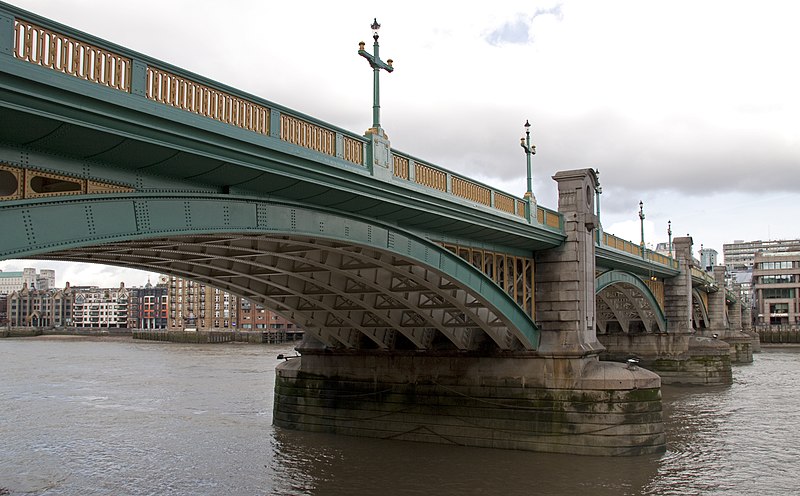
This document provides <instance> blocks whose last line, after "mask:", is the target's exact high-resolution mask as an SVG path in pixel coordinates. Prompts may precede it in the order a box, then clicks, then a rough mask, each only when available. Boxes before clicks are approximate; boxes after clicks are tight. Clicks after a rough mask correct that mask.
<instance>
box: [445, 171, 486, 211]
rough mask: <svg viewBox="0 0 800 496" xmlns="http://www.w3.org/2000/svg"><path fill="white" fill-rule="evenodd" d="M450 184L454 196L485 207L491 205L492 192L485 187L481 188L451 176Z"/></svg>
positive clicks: (478, 185)
mask: <svg viewBox="0 0 800 496" xmlns="http://www.w3.org/2000/svg"><path fill="white" fill-rule="evenodd" d="M452 182H453V194H454V195H455V196H459V197H461V198H465V199H467V200H472V201H474V202H478V203H481V204H483V205H486V206H487V207H488V206H491V205H492V190H490V189H489V188H487V187H486V186H481V185H480V184H476V183H473V182H471V181H467V180H465V179H462V178H460V177H458V176H453V179H452Z"/></svg>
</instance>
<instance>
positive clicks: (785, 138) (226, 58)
mask: <svg viewBox="0 0 800 496" xmlns="http://www.w3.org/2000/svg"><path fill="white" fill-rule="evenodd" d="M11 3H12V4H13V5H16V6H18V7H21V8H24V9H27V10H30V11H32V12H35V13H37V14H39V15H43V16H45V17H48V18H50V19H53V20H56V21H58V22H61V23H62V24H66V25H68V26H71V27H73V28H77V29H80V30H83V31H86V32H88V33H90V34H92V35H95V36H98V37H100V38H103V39H106V40H109V41H112V42H114V43H116V44H119V45H122V46H125V47H127V48H130V49H133V50H136V51H139V52H141V53H145V54H147V55H149V56H152V57H155V58H157V59H160V60H162V61H165V62H168V63H171V64H173V65H176V66H178V67H181V68H183V69H186V70H190V71H192V72H195V73H198V74H201V75H203V76H206V77H209V78H211V79H213V80H216V81H219V82H222V83H224V84H227V85H230V86H233V87H236V88H238V89H241V90H244V91H247V92H249V93H252V94H254V95H256V96H258V97H261V98H265V99H267V100H270V101H273V102H276V103H279V104H281V105H284V106H286V107H289V108H292V109H294V110H297V111H300V112H303V113H305V114H308V115H312V116H314V117H316V118H319V119H322V120H323V121H326V122H329V123H331V124H334V125H336V126H338V127H341V128H344V129H348V130H351V131H354V132H359V133H361V132H363V131H364V130H366V129H367V128H369V127H370V126H371V123H372V70H371V69H370V67H369V65H368V64H367V62H366V61H365V60H364V59H363V58H362V57H359V56H358V54H357V50H358V42H359V41H365V42H367V47H368V50H370V51H371V49H370V47H371V45H372V40H371V36H372V30H371V29H370V24H372V20H373V18H377V19H378V22H379V23H380V24H381V29H380V32H379V34H380V39H379V41H380V50H381V51H380V54H381V58H383V59H384V60H386V59H388V58H391V59H393V61H394V68H395V70H394V72H392V73H391V74H387V73H382V74H381V81H380V84H381V90H380V91H381V124H382V127H383V128H384V129H385V130H386V132H387V134H388V135H389V138H390V140H391V144H392V147H393V148H396V149H398V150H400V151H402V152H405V153H408V154H411V155H413V156H416V157H419V158H421V159H424V160H427V161H430V162H432V163H434V164H437V165H439V166H441V167H445V168H447V169H450V170H452V171H454V172H458V173H460V174H464V175H466V176H468V177H471V178H474V179H478V180H480V181H482V182H484V183H486V184H488V185H490V186H493V187H495V188H499V189H501V190H504V191H507V192H509V193H512V194H515V195H517V196H520V197H521V196H522V195H523V194H524V193H525V189H526V186H525V183H526V162H525V153H524V151H523V150H522V148H521V147H520V146H519V139H520V137H522V136H523V135H524V131H525V129H524V127H523V125H524V123H525V121H526V120H529V121H530V123H531V138H532V139H531V140H532V142H533V143H534V144H535V145H536V147H537V153H536V155H535V156H534V157H533V166H532V169H533V190H534V191H533V192H534V195H535V196H536V198H537V200H538V202H539V203H540V204H541V205H544V206H546V207H548V208H553V209H556V208H557V186H556V183H555V182H554V181H553V180H552V176H553V175H554V174H555V173H556V172H557V171H560V170H569V169H582V168H593V169H596V170H598V171H599V178H600V182H601V185H602V188H603V193H602V196H601V200H600V203H601V215H600V217H601V222H602V224H603V229H604V230H605V231H606V232H610V233H613V234H616V235H617V236H620V237H623V238H626V239H629V240H632V241H635V242H637V243H638V242H639V241H640V237H641V234H640V228H641V225H640V219H639V202H640V201H641V202H643V205H644V207H643V208H644V214H645V220H644V236H645V243H646V244H648V245H655V243H658V242H666V241H667V222H668V221H671V222H672V233H673V237H677V236H685V235H687V234H688V235H690V236H692V238H693V240H694V249H695V254H696V255H697V252H698V251H699V249H700V247H701V245H702V246H703V247H705V248H713V249H715V250H717V251H718V252H719V256H720V262H721V260H722V245H723V243H731V242H733V241H735V240H746V241H750V240H757V239H762V240H766V239H797V238H800V222H798V220H797V219H800V90H798V88H800V64H798V62H797V60H798V52H797V50H798V47H800V29H797V26H796V20H797V19H798V18H800V2H793V1H789V0H786V1H772V0H766V1H759V2H754V1H753V2H744V1H737V0H729V1H697V0H694V1H683V0H671V1H668V2H667V1H643V0H639V1H613V0H611V1H603V2H596V1H588V0H587V1H571V0H565V1H561V2H551V1H537V0H528V1H502V2H463V1H460V2H455V1H453V2H450V1H440V2H432V1H426V2H421V1H417V0H405V1H403V2H387V1H384V2H377V1H376V2H363V1H350V0H336V1H333V2H331V1H318V0H306V1H303V2H265V1H255V0H228V1H226V2H219V1H213V0H190V1H183V0H170V1H158V2H156V1H151V0H139V1H137V2H108V1H106V0H71V1H69V2H65V1H61V0H13V1H12V2H11ZM22 267H39V268H55V269H56V271H57V274H56V277H57V284H58V285H61V286H63V284H64V282H66V281H70V282H71V283H72V284H97V285H101V286H118V285H119V282H121V281H124V282H125V283H126V285H128V286H130V285H142V284H144V283H145V282H147V277H148V276H147V273H142V272H138V271H132V270H127V269H118V268H111V267H102V266H95V265H89V264H64V263H55V262H45V261H16V260H10V261H5V262H0V269H2V270H21V268H22ZM151 277H152V278H153V280H155V276H151Z"/></svg>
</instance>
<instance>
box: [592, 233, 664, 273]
mask: <svg viewBox="0 0 800 496" xmlns="http://www.w3.org/2000/svg"><path fill="white" fill-rule="evenodd" d="M599 239H600V243H599V244H600V245H601V246H604V247H606V248H613V249H615V250H619V251H621V252H624V253H627V254H630V255H632V256H635V257H639V258H642V259H644V260H648V261H650V262H654V263H657V264H660V265H664V266H667V267H671V268H673V269H677V268H678V261H677V260H675V259H674V258H671V257H668V256H666V255H662V254H661V253H658V252H655V251H653V250H648V249H647V248H644V251H642V250H643V248H642V246H641V245H639V244H636V243H634V242H633V241H628V240H626V239H622V238H620V237H617V236H614V235H613V234H609V233H607V232H603V233H602V236H600V238H599Z"/></svg>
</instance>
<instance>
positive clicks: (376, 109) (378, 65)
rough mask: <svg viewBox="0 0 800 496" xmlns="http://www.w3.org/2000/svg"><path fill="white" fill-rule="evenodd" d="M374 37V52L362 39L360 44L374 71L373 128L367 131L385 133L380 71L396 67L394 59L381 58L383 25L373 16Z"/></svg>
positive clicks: (389, 70) (360, 52)
mask: <svg viewBox="0 0 800 496" xmlns="http://www.w3.org/2000/svg"><path fill="white" fill-rule="evenodd" d="M370 27H371V28H372V39H373V40H375V43H374V44H373V45H372V54H370V53H367V51H366V50H364V46H365V43H364V42H363V41H362V42H360V43H359V44H358V54H359V55H361V56H362V57H364V58H365V59H367V62H369V65H370V67H372V73H373V82H372V128H371V129H369V130H368V131H367V133H368V134H369V133H375V134H380V135H383V134H384V133H383V130H382V129H381V103H380V102H381V95H380V91H381V90H380V71H381V69H383V70H385V71H386V72H392V71H393V70H394V67H392V59H389V60H387V61H386V62H384V61H382V60H381V58H380V55H379V53H380V46H379V45H378V30H379V29H380V28H381V25H380V24H378V19H377V18H373V22H372V26H370Z"/></svg>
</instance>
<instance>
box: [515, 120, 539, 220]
mask: <svg viewBox="0 0 800 496" xmlns="http://www.w3.org/2000/svg"><path fill="white" fill-rule="evenodd" d="M519 146H521V147H522V149H523V150H525V156H526V158H527V163H528V190H527V191H526V192H525V218H526V219H528V222H533V221H534V220H536V208H535V205H536V197H535V196H533V186H532V181H531V179H532V177H531V155H536V145H531V123H530V122H528V120H527V119H526V120H525V137H524V138H520V139H519Z"/></svg>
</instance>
